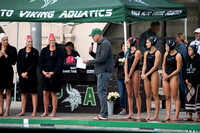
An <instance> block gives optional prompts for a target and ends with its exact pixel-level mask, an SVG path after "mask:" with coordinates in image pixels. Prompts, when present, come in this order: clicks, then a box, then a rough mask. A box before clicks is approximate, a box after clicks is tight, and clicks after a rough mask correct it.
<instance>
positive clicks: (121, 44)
mask: <svg viewBox="0 0 200 133" xmlns="http://www.w3.org/2000/svg"><path fill="white" fill-rule="evenodd" d="M123 45H124V41H122V42H121V43H120V48H121V49H122V47H123Z"/></svg>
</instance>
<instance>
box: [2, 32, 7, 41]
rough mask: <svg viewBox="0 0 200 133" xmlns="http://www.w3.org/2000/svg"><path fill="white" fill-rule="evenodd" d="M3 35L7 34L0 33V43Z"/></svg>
mask: <svg viewBox="0 0 200 133" xmlns="http://www.w3.org/2000/svg"><path fill="white" fill-rule="evenodd" d="M5 36H7V35H6V34H5V33H1V34H0V43H1V39H2V38H3V37H5Z"/></svg>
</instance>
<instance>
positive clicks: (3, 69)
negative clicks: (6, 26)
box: [0, 43, 17, 90]
mask: <svg viewBox="0 0 200 133" xmlns="http://www.w3.org/2000/svg"><path fill="white" fill-rule="evenodd" d="M1 45H2V44H1V43H0V50H1ZM5 53H6V54H7V55H8V57H7V58H6V57H5V56H2V57H0V89H1V90H2V89H11V88H13V87H14V84H13V76H14V72H13V67H12V65H15V63H16V60H17V50H16V48H15V47H13V46H11V45H9V44H8V45H7V48H6V50H5Z"/></svg>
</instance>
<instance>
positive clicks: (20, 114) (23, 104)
mask: <svg viewBox="0 0 200 133" xmlns="http://www.w3.org/2000/svg"><path fill="white" fill-rule="evenodd" d="M26 99H27V93H22V94H21V106H22V107H21V108H22V110H21V113H19V114H18V115H17V116H24V115H25V112H26V101H27V100H26Z"/></svg>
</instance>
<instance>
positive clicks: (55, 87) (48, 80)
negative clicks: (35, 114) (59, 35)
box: [39, 33, 64, 117]
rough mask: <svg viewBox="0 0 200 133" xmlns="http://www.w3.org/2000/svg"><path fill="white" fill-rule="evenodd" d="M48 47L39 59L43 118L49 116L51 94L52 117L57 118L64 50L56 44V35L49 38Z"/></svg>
mask: <svg viewBox="0 0 200 133" xmlns="http://www.w3.org/2000/svg"><path fill="white" fill-rule="evenodd" d="M48 43H49V44H48V45H47V47H45V48H43V49H42V51H41V54H40V58H39V67H40V72H41V73H42V90H43V102H44V113H43V114H42V115H41V117H44V116H46V115H48V108H49V94H50V93H51V97H52V106H53V109H52V113H51V114H50V115H49V116H50V117H54V116H56V110H57V104H58V98H57V95H56V93H57V92H60V91H61V83H62V66H63V60H64V50H63V49H62V48H61V47H59V46H58V44H57V43H56V38H55V36H54V34H52V33H51V34H50V35H49V36H48Z"/></svg>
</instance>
